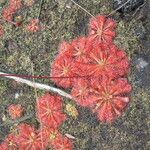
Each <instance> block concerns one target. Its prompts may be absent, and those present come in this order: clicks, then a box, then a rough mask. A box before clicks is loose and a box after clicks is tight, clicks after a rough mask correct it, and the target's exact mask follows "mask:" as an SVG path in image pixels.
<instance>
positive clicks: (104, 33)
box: [89, 15, 116, 44]
mask: <svg viewBox="0 0 150 150" xmlns="http://www.w3.org/2000/svg"><path fill="white" fill-rule="evenodd" d="M115 28H116V22H115V21H114V20H112V19H110V18H107V17H106V16H101V15H100V16H96V17H94V18H92V19H91V20H90V24H89V38H90V40H91V42H93V44H95V43H96V44H99V43H102V42H104V43H112V42H113V39H114V38H115V36H116V33H115V31H114V30H115Z"/></svg>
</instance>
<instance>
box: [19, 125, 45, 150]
mask: <svg viewBox="0 0 150 150" xmlns="http://www.w3.org/2000/svg"><path fill="white" fill-rule="evenodd" d="M18 131H19V135H18V141H17V144H18V146H19V150H25V149H36V150H41V149H42V150H46V146H47V145H45V144H46V143H45V141H43V139H42V137H41V136H39V134H38V131H37V130H36V129H35V128H34V127H33V126H30V125H28V124H26V123H22V124H20V125H19V126H18Z"/></svg>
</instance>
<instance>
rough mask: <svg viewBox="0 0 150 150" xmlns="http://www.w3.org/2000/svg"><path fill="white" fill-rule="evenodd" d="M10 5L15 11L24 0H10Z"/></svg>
mask: <svg viewBox="0 0 150 150" xmlns="http://www.w3.org/2000/svg"><path fill="white" fill-rule="evenodd" d="M9 7H11V9H13V10H14V11H16V10H18V9H20V8H21V7H22V0H10V1H9Z"/></svg>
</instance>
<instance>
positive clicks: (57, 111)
mask: <svg viewBox="0 0 150 150" xmlns="http://www.w3.org/2000/svg"><path fill="white" fill-rule="evenodd" d="M37 117H38V118H39V121H41V123H42V124H44V125H47V126H50V127H52V128H57V127H59V126H60V125H61V124H62V123H63V122H64V121H65V120H66V115H65V114H64V113H63V102H62V98H61V97H60V96H56V95H52V94H49V93H47V94H45V95H44V96H42V97H41V98H39V100H38V104H37Z"/></svg>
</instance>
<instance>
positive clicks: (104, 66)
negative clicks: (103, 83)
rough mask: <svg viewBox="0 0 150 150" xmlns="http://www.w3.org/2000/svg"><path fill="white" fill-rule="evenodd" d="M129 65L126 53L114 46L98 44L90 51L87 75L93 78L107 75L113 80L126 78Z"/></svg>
mask: <svg viewBox="0 0 150 150" xmlns="http://www.w3.org/2000/svg"><path fill="white" fill-rule="evenodd" d="M129 64H130V62H129V59H128V58H127V56H126V53H125V51H122V50H119V49H118V48H117V47H116V46H115V45H113V44H112V45H106V44H105V45H104V44H98V45H97V46H95V47H94V48H93V49H92V50H91V51H89V63H88V64H87V68H88V69H87V74H88V75H90V76H91V77H98V76H101V75H106V76H109V77H110V78H111V79H115V78H118V77H124V76H126V75H127V73H128V71H129V68H130V66H129Z"/></svg>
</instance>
